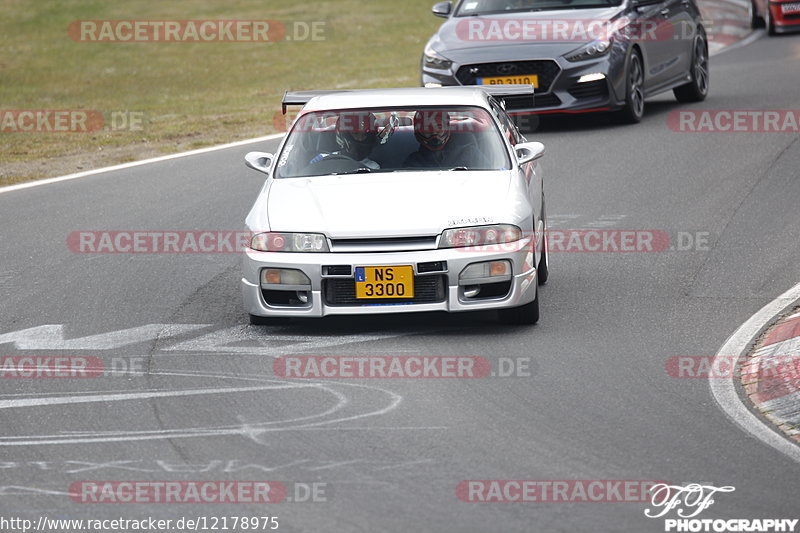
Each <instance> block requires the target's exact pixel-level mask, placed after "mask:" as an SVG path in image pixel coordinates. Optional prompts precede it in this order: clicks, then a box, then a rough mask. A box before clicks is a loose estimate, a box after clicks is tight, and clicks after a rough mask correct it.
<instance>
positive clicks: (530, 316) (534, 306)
mask: <svg viewBox="0 0 800 533" xmlns="http://www.w3.org/2000/svg"><path fill="white" fill-rule="evenodd" d="M534 290H535V291H536V298H534V300H533V301H532V302H530V303H527V304H525V305H521V306H519V307H512V308H511V309H500V310H499V311H498V312H497V313H498V315H499V316H500V321H501V322H504V323H506V324H515V325H520V324H521V325H532V324H536V323H537V322H538V321H539V289H538V288H536V286H535V285H534Z"/></svg>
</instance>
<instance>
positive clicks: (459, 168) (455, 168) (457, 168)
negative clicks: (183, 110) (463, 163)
mask: <svg viewBox="0 0 800 533" xmlns="http://www.w3.org/2000/svg"><path fill="white" fill-rule="evenodd" d="M448 170H451V171H452V170H469V169H468V168H467V167H453V168H450V169H448Z"/></svg>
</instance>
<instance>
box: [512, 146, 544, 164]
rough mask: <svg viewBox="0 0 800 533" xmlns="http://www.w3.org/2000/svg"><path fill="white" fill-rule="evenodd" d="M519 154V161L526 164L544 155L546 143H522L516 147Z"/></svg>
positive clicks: (515, 149)
mask: <svg viewBox="0 0 800 533" xmlns="http://www.w3.org/2000/svg"><path fill="white" fill-rule="evenodd" d="M514 151H515V152H516V154H517V163H519V164H520V165H524V164H525V163H530V162H531V161H536V160H537V159H539V158H540V157H542V156H543V155H544V145H543V144H542V143H537V142H533V143H520V144H518V145H516V146H515V147H514Z"/></svg>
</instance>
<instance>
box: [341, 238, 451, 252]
mask: <svg viewBox="0 0 800 533" xmlns="http://www.w3.org/2000/svg"><path fill="white" fill-rule="evenodd" d="M434 248H436V235H430V236H423V237H390V238H383V239H331V252H397V251H407V250H433V249H434Z"/></svg>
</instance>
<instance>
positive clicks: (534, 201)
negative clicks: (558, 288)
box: [492, 101, 544, 261]
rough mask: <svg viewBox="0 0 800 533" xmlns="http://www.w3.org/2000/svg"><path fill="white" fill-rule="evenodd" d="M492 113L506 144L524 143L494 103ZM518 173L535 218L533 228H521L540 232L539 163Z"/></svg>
mask: <svg viewBox="0 0 800 533" xmlns="http://www.w3.org/2000/svg"><path fill="white" fill-rule="evenodd" d="M492 112H493V113H494V115H495V116H496V117H497V119H498V120H499V122H500V128H501V132H502V133H503V135H504V136H505V137H506V139H508V142H509V144H511V146H515V145H517V144H520V143H523V142H526V139H525V137H523V136H522V134H521V133H520V132H519V129H518V128H517V126H516V125H515V124H514V121H513V120H511V117H509V116H508V114H507V113H506V112H505V110H504V109H503V108H502V107H501V106H500V105H499V104H497V102H495V101H493V102H492ZM520 172H521V174H522V176H521V178H522V179H523V180H524V181H525V185H526V188H527V193H528V202H529V203H530V205H531V207H532V208H533V213H534V218H535V219H534V221H533V228H523V230H524V231H528V230H529V229H533V230H534V231H536V232H539V231H542V230H543V229H544V228H543V224H544V220H543V219H542V215H543V213H542V201H543V194H544V193H543V180H542V173H543V172H542V166H541V163H540V161H539V160H536V161H530V162H528V163H525V164H524V165H522V167H521V168H520ZM537 234H538V233H537ZM540 252H541V251H540V250H539V249H538V248H537V253H540ZM537 261H538V256H537Z"/></svg>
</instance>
